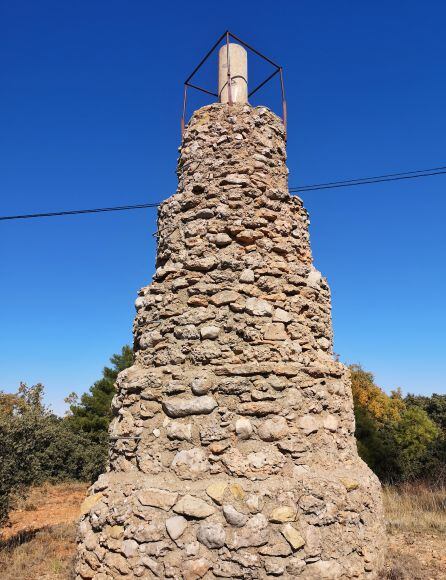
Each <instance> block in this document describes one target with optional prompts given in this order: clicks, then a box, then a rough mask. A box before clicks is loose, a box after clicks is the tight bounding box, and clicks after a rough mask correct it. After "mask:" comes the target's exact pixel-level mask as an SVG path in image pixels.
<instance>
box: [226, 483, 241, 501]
mask: <svg viewBox="0 0 446 580" xmlns="http://www.w3.org/2000/svg"><path fill="white" fill-rule="evenodd" d="M229 491H230V493H231V495H232V497H233V498H234V499H236V500H239V501H241V500H242V499H243V498H244V497H245V490H244V489H243V487H242V486H241V485H240V484H239V483H231V484H230V485H229Z"/></svg>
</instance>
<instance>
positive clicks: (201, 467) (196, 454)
mask: <svg viewBox="0 0 446 580" xmlns="http://www.w3.org/2000/svg"><path fill="white" fill-rule="evenodd" d="M171 467H172V469H173V470H174V471H175V473H176V474H177V475H178V476H179V477H182V478H184V479H192V478H194V477H196V476H197V475H200V474H202V473H205V472H206V471H209V468H210V464H209V462H208V458H207V454H206V452H205V451H204V450H203V449H202V448H201V447H194V448H193V449H183V450H182V451H178V453H177V454H176V455H175V457H174V458H173V461H172V465H171ZM174 503H175V502H174Z"/></svg>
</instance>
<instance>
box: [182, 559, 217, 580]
mask: <svg viewBox="0 0 446 580" xmlns="http://www.w3.org/2000/svg"><path fill="white" fill-rule="evenodd" d="M210 567H211V562H210V561H209V560H207V559H206V558H198V559H197V560H186V561H185V562H184V564H183V579H184V580H197V579H198V578H203V576H204V575H205V574H206V572H207V571H208V570H209V568H210Z"/></svg>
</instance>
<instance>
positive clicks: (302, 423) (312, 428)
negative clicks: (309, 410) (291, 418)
mask: <svg viewBox="0 0 446 580" xmlns="http://www.w3.org/2000/svg"><path fill="white" fill-rule="evenodd" d="M299 427H300V428H301V429H303V431H304V433H305V435H310V433H315V432H316V431H317V430H318V429H319V423H318V421H317V419H316V418H315V417H313V416H312V415H304V416H303V417H301V418H300V419H299Z"/></svg>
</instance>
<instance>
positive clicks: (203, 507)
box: [173, 495, 215, 520]
mask: <svg viewBox="0 0 446 580" xmlns="http://www.w3.org/2000/svg"><path fill="white" fill-rule="evenodd" d="M173 511H174V512H175V513H177V514H180V515H183V516H188V517H190V518H195V519H198V520H201V519H204V518H207V517H208V516H210V515H212V514H213V513H214V512H215V509H214V508H213V507H212V506H210V505H209V504H208V503H206V502H205V501H203V500H202V499H199V498H198V497H193V496H191V495H185V496H183V497H182V498H181V499H180V500H179V501H178V502H177V503H176V504H175V505H174V506H173Z"/></svg>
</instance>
